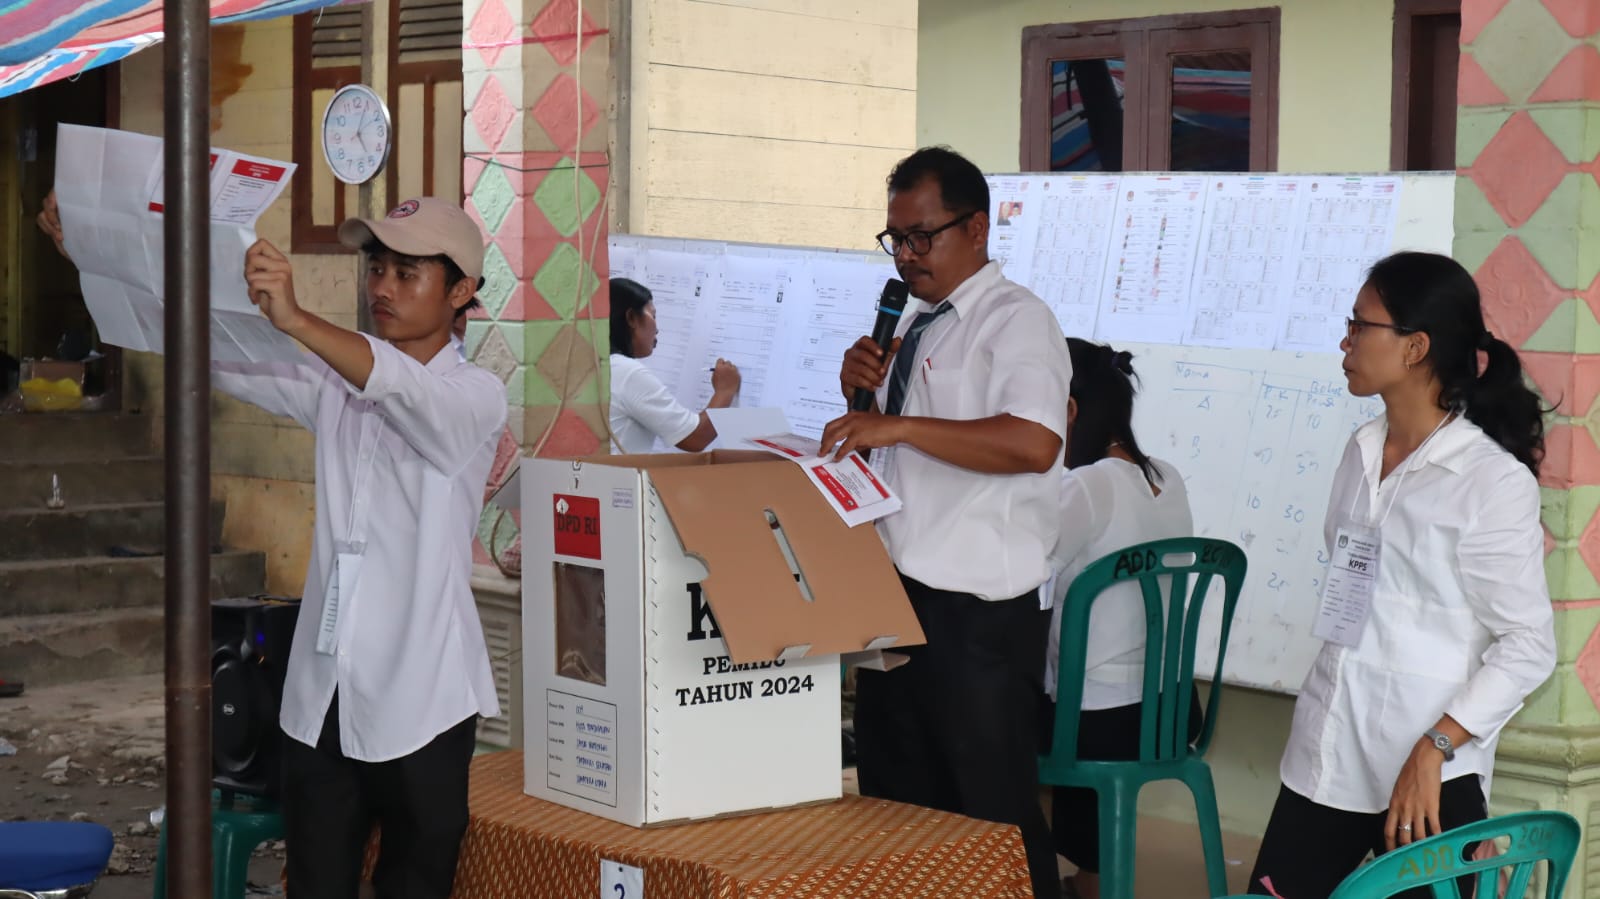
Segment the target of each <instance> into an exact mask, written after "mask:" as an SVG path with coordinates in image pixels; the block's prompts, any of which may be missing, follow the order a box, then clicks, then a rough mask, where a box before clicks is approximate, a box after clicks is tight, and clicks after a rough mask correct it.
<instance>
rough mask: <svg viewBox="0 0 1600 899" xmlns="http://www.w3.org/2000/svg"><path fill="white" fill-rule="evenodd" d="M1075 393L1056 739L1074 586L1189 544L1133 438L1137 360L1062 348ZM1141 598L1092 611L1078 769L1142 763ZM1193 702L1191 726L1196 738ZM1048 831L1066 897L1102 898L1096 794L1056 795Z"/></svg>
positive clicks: (1053, 679)
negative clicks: (1160, 548)
mask: <svg viewBox="0 0 1600 899" xmlns="http://www.w3.org/2000/svg"><path fill="white" fill-rule="evenodd" d="M1067 350H1068V351H1069V352H1070V353H1071V355H1072V386H1071V387H1070V389H1069V395H1068V399H1067V446H1066V454H1065V458H1066V468H1065V469H1064V470H1063V471H1062V474H1061V485H1062V487H1061V536H1060V537H1059V539H1058V540H1057V543H1056V548H1055V551H1054V552H1053V553H1051V556H1050V564H1051V568H1052V569H1053V570H1054V571H1055V576H1054V578H1053V579H1052V580H1051V581H1050V583H1048V584H1046V585H1045V590H1046V594H1045V595H1046V597H1048V598H1049V599H1051V600H1052V601H1054V603H1055V612H1054V613H1053V614H1052V615H1051V621H1050V642H1049V649H1048V654H1047V656H1046V658H1045V684H1044V686H1045V692H1046V693H1048V694H1049V698H1050V701H1049V702H1046V703H1045V704H1044V710H1045V713H1046V714H1047V715H1048V716H1049V717H1048V719H1047V720H1046V721H1045V722H1044V723H1042V726H1041V731H1040V732H1041V733H1042V734H1044V735H1046V740H1047V741H1048V739H1049V737H1050V735H1051V734H1052V731H1053V730H1054V723H1053V722H1054V720H1055V694H1056V685H1057V662H1058V660H1059V657H1060V652H1061V604H1062V598H1063V597H1064V596H1066V593H1067V588H1068V587H1069V586H1071V584H1072V579H1073V578H1075V577H1077V576H1078V574H1079V573H1080V572H1082V571H1083V569H1085V568H1087V567H1088V566H1089V565H1090V564H1091V563H1093V562H1095V561H1096V560H1098V559H1100V558H1101V557H1103V556H1106V555H1109V554H1111V553H1114V552H1116V551H1118V550H1121V549H1124V548H1126V547H1128V546H1132V545H1133V544H1136V543H1144V542H1147V541H1150V540H1163V539H1166V538H1168V537H1189V536H1193V535H1194V518H1193V516H1192V515H1191V514H1190V512H1189V496H1188V493H1187V491H1185V490H1184V486H1183V478H1182V477H1181V476H1179V474H1178V472H1177V470H1176V469H1174V468H1173V467H1172V466H1171V465H1168V464H1167V463H1165V462H1162V461H1160V460H1158V459H1152V458H1151V457H1149V456H1148V455H1145V453H1144V451H1143V450H1142V449H1140V448H1139V442H1138V441H1137V440H1135V439H1134V436H1133V398H1134V394H1135V392H1136V388H1135V386H1134V382H1135V379H1136V377H1137V376H1136V375H1135V374H1134V371H1133V357H1132V355H1130V354H1129V353H1127V352H1125V351H1123V352H1119V351H1116V350H1113V349H1112V348H1111V347H1109V346H1105V345H1102V344H1098V343H1090V342H1089V341H1087V340H1079V339H1078V338H1076V337H1069V338H1067ZM1144 644H1145V615H1144V599H1143V595H1142V594H1141V592H1140V589H1139V586H1138V584H1137V583H1134V582H1129V583H1126V584H1119V585H1117V586H1115V587H1112V588H1111V589H1109V590H1107V591H1105V592H1104V593H1102V594H1101V595H1100V597H1099V598H1098V599H1097V600H1096V601H1095V603H1094V605H1093V606H1092V607H1091V610H1090V613H1089V653H1088V657H1087V665H1086V670H1085V674H1084V684H1083V705H1082V708H1083V711H1082V717H1081V719H1080V721H1081V723H1080V725H1079V729H1078V755H1079V757H1080V758H1085V759H1101V760H1116V759H1135V758H1138V757H1139V745H1138V744H1139V712H1140V708H1141V700H1142V699H1143V692H1144V651H1145V649H1144ZM1200 719H1201V712H1200V708H1199V704H1198V702H1195V703H1194V704H1193V705H1192V706H1191V710H1190V718H1189V720H1190V722H1191V726H1192V728H1193V731H1194V733H1196V734H1197V733H1198V732H1199V724H1200ZM1053 797H1054V798H1053V800H1052V803H1051V831H1052V833H1053V835H1054V837H1055V844H1056V851H1057V852H1058V853H1060V854H1061V855H1063V856H1065V857H1066V858H1067V860H1068V861H1070V862H1072V863H1073V864H1074V865H1076V866H1077V867H1078V873H1077V874H1076V875H1074V876H1073V877H1071V878H1069V879H1068V880H1066V881H1065V882H1064V883H1063V884H1062V894H1063V895H1064V896H1066V897H1068V899H1072V897H1083V899H1099V896H1100V875H1099V873H1098V872H1099V870H1100V840H1099V828H1098V822H1099V817H1098V811H1097V810H1098V808H1099V806H1098V805H1097V804H1096V794H1095V792H1094V791H1093V790H1089V789H1083V788H1078V787H1055V788H1054V790H1053Z"/></svg>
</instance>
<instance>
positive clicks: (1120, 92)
mask: <svg viewBox="0 0 1600 899" xmlns="http://www.w3.org/2000/svg"><path fill="white" fill-rule="evenodd" d="M1416 2H1442V0H1416ZM1068 5H1070V4H1068ZM1280 18H1281V16H1280V11H1279V10H1278V8H1276V7H1270V8H1261V9H1239V10H1230V11H1225V12H1211V13H1182V14H1178V15H1169V16H1151V17H1146V18H1137V19H1114V20H1107V21H1096V22H1076V23H1061V24H1053V25H1030V26H1028V27H1026V28H1024V29H1023V30H1022V123H1021V124H1022V127H1021V129H1020V131H1021V134H1020V137H1021V139H1022V140H1021V150H1020V153H1019V156H1020V162H1021V166H1022V171H1027V172H1042V171H1055V172H1062V171H1079V172H1083V171H1106V172H1123V171H1127V172H1137V171H1221V172H1270V171H1272V170H1273V169H1274V168H1276V165H1277V130H1278V112H1277V108H1278V45H1279V40H1278V35H1279V20H1280Z"/></svg>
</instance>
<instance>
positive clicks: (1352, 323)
mask: <svg viewBox="0 0 1600 899" xmlns="http://www.w3.org/2000/svg"><path fill="white" fill-rule="evenodd" d="M1367 328H1383V329H1384V330H1386V331H1393V332H1394V333H1396V334H1399V335H1401V336H1404V335H1406V334H1415V333H1417V329H1416V328H1407V327H1406V326H1404V325H1391V324H1388V323H1387V322H1369V321H1367V320H1366V319H1364V318H1351V317H1350V316H1345V320H1344V333H1345V336H1347V337H1349V338H1350V339H1351V340H1355V339H1356V338H1357V337H1360V336H1361V332H1362V331H1364V330H1366V329H1367Z"/></svg>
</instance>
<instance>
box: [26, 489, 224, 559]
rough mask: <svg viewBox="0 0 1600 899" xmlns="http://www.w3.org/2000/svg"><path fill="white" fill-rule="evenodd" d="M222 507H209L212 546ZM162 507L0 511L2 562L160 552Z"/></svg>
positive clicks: (217, 543) (219, 534)
mask: <svg viewBox="0 0 1600 899" xmlns="http://www.w3.org/2000/svg"><path fill="white" fill-rule="evenodd" d="M223 507H224V504H223V503H221V502H212V504H211V541H210V545H211V546H214V547H215V546H220V545H221V544H222V515H223ZM165 522H166V505H165V504H164V503H161V502H143V503H108V504H105V505H76V506H68V507H67V508H65V509H0V562H15V561H26V560H34V559H76V558H79V557H82V556H103V555H110V554H112V547H122V548H124V549H130V550H134V551H137V552H141V553H151V552H155V553H159V552H161V551H162V549H163V547H164V544H165V539H166V526H165Z"/></svg>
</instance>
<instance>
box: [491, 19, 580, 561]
mask: <svg viewBox="0 0 1600 899" xmlns="http://www.w3.org/2000/svg"><path fill="white" fill-rule="evenodd" d="M464 13H465V23H466V31H465V34H464V36H463V40H462V46H463V53H462V57H463V68H464V76H463V78H464V83H463V92H464V97H465V103H466V124H465V130H464V144H465V152H466V158H465V159H464V160H463V166H464V176H465V177H464V179H463V183H464V184H466V185H467V193H468V195H469V196H468V200H467V210H468V211H469V212H470V213H472V214H473V215H474V216H475V217H476V218H477V219H478V221H479V223H480V224H482V226H483V230H484V233H485V234H487V235H489V238H490V246H489V250H488V256H487V259H486V262H485V272H484V276H485V278H486V279H487V283H485V285H484V288H483V291H482V292H481V294H480V298H481V299H482V301H483V304H484V308H483V310H481V312H479V313H477V314H476V315H475V316H474V318H473V320H472V321H470V322H469V323H468V325H467V351H468V353H469V354H470V355H471V357H472V358H473V360H474V361H475V362H477V363H478V364H479V365H481V366H483V367H485V368H487V369H489V370H490V371H493V372H494V373H495V374H497V375H499V376H500V377H501V378H502V379H503V380H504V381H505V382H506V390H507V394H508V396H509V400H510V404H511V418H510V423H509V425H508V427H507V433H506V435H505V436H504V438H503V439H502V440H501V444H500V452H499V455H498V457H497V458H496V463H495V470H494V475H493V476H492V478H491V483H498V479H499V478H500V477H501V476H502V475H503V473H504V472H505V470H506V468H507V467H508V466H509V465H510V463H511V461H512V459H514V458H515V457H516V455H517V454H518V453H519V452H521V451H523V449H526V450H528V451H531V452H535V453H537V454H538V455H545V456H572V455H586V454H590V453H594V452H599V451H601V450H602V448H603V447H604V446H605V442H606V441H605V434H606V422H605V405H604V399H605V388H606V383H605V379H606V376H607V372H608V371H609V369H608V367H607V365H606V364H605V357H606V349H607V347H608V346H609V339H610V338H609V334H608V331H609V329H608V327H607V322H608V316H609V307H608V305H607V291H606V289H605V280H606V279H605V278H604V275H605V273H606V271H607V260H606V246H605V242H606V231H607V228H606V221H605V215H606V208H605V207H606V204H605V192H606V188H607V184H608V182H609V161H608V159H607V155H606V146H607V140H608V135H607V128H606V126H605V115H604V109H605V106H604V101H605V98H606V96H607V92H608V77H609V68H610V54H611V50H610V45H609V34H608V30H607V29H608V24H609V22H608V13H607V4H606V2H604V0H590V2H583V3H581V4H580V2H579V0H467V2H466V4H465V10H464ZM596 98H599V99H598V100H597V99H596ZM490 546H493V547H494V548H495V550H496V555H498V556H499V557H500V558H501V559H502V561H507V560H512V561H514V560H515V558H516V556H517V554H518V551H519V546H518V528H517V520H516V519H515V518H513V517H510V516H505V515H503V514H501V513H500V512H498V510H496V509H494V508H493V507H491V508H490V509H488V510H486V511H485V513H484V517H483V519H482V521H481V522H480V526H479V529H478V544H477V546H476V547H475V554H476V557H477V561H479V562H485V563H486V562H488V561H490V555H489V553H488V547H490Z"/></svg>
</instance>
